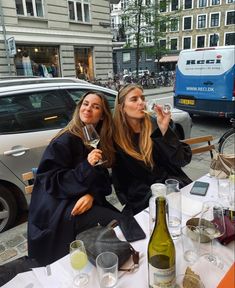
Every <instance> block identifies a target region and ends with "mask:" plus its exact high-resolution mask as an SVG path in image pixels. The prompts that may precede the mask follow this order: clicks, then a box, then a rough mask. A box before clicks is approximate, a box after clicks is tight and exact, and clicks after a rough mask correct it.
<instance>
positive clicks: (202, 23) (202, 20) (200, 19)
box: [197, 15, 206, 29]
mask: <svg viewBox="0 0 235 288" xmlns="http://www.w3.org/2000/svg"><path fill="white" fill-rule="evenodd" d="M197 28H198V29H202V28H206V15H198V16H197Z"/></svg>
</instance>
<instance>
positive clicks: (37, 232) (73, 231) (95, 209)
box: [28, 91, 121, 265]
mask: <svg viewBox="0 0 235 288" xmlns="http://www.w3.org/2000/svg"><path fill="white" fill-rule="evenodd" d="M86 124H93V125H94V126H95V128H96V130H97V132H98V133H99V135H100V143H99V146H98V149H92V148H91V147H89V146H87V145H86V144H85V141H84V136H83V133H82V127H83V126H84V125H86ZM112 137H113V125H112V115H111V111H110V108H109V104H108V101H107V99H106V98H105V96H104V95H103V94H101V93H99V92H95V91H90V92H88V93H86V94H85V95H84V96H83V97H82V98H81V100H80V101H79V103H78V104H77V107H76V109H75V111H74V114H73V117H72V120H71V121H70V122H69V124H68V125H67V126H66V127H65V128H64V129H62V130H61V131H60V132H59V133H58V134H57V135H56V136H55V137H54V138H53V139H52V141H51V142H50V144H49V145H48V146H47V148H46V150H45V152H44V154H43V156H42V159H41V162H40V164H39V167H38V169H37V176H36V180H35V183H34V188H33V193H32V198H31V203H30V208H29V218H28V252H29V256H30V257H32V258H35V259H36V260H37V261H38V262H39V264H40V265H47V264H49V263H51V262H53V261H55V260H57V259H59V258H61V257H63V256H64V255H66V254H67V253H68V252H69V243H70V242H72V241H73V240H75V237H76V235H77V234H78V233H79V232H82V231H83V230H85V229H88V228H90V227H93V226H96V225H97V224H98V223H99V224H100V225H107V224H108V223H109V222H110V221H112V220H113V219H116V220H119V218H120V217H121V216H120V215H121V213H120V212H119V211H118V210H117V209H116V208H115V207H113V206H112V205H111V204H109V203H108V202H107V201H106V199H105V196H106V195H109V194H111V192H112V188H111V181H110V176H109V173H108V170H107V168H106V167H110V166H111V165H112V163H113V159H114V148H113V141H112V139H113V138H112ZM101 158H102V159H105V160H106V162H105V164H103V165H99V166H96V163H97V162H98V161H99V160H101ZM104 165H106V167H104Z"/></svg>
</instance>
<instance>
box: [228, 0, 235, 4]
mask: <svg viewBox="0 0 235 288" xmlns="http://www.w3.org/2000/svg"><path fill="white" fill-rule="evenodd" d="M227 3H228V4H231V3H235V0H227Z"/></svg>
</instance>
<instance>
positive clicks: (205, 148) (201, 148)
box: [182, 135, 215, 158]
mask: <svg viewBox="0 0 235 288" xmlns="http://www.w3.org/2000/svg"><path fill="white" fill-rule="evenodd" d="M211 141H213V136H212V135H206V136H202V137H194V138H188V139H184V140H182V142H184V143H187V144H188V145H190V146H191V150H192V154H198V153H204V152H210V155H211V158H213V154H212V150H213V149H215V145H214V144H211ZM202 143H203V144H206V145H198V144H202Z"/></svg>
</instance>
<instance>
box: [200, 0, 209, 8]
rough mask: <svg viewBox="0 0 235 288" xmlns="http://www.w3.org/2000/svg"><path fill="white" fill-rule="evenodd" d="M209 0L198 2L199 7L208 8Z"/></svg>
mask: <svg viewBox="0 0 235 288" xmlns="http://www.w3.org/2000/svg"><path fill="white" fill-rule="evenodd" d="M206 6H207V0H198V7H206Z"/></svg>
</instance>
